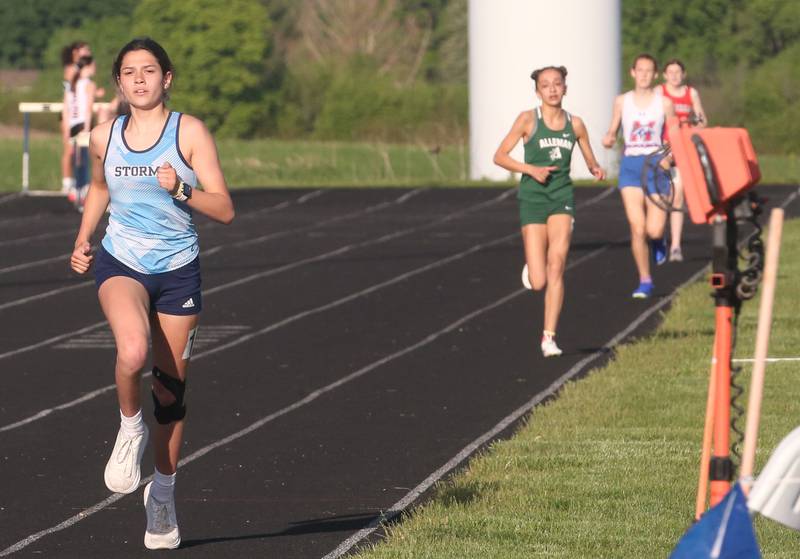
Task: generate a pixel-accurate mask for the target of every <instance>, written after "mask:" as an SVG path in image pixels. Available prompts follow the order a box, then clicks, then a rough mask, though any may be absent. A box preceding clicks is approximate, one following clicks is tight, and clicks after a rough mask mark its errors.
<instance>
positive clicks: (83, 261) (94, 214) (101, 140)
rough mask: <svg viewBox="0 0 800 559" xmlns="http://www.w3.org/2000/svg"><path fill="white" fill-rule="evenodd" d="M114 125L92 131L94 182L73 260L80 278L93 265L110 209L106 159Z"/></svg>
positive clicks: (106, 125) (98, 127) (91, 146)
mask: <svg viewBox="0 0 800 559" xmlns="http://www.w3.org/2000/svg"><path fill="white" fill-rule="evenodd" d="M112 122H113V121H109V122H105V123H103V124H99V125H98V126H96V127H95V129H94V130H92V133H91V136H90V139H89V157H90V159H91V162H92V181H91V183H89V192H88V193H87V195H86V201H85V203H84V206H83V217H81V226H80V229H78V235H77V237H76V238H75V248H74V250H73V252H72V256H71V257H70V264H71V266H72V269H73V270H75V271H76V272H78V273H79V274H83V273H85V272H86V271H87V270H88V269H89V267H90V266H91V264H92V259H93V258H94V257H93V256H92V255H91V239H92V235H94V232H95V230H96V229H97V224H98V223H100V219H101V218H102V217H103V214H104V213H105V211H106V207H107V206H108V201H109V194H108V184H107V183H106V176H105V171H104V169H103V159H105V155H106V154H105V151H106V146H107V145H108V138H109V135H110V134H111V124H112Z"/></svg>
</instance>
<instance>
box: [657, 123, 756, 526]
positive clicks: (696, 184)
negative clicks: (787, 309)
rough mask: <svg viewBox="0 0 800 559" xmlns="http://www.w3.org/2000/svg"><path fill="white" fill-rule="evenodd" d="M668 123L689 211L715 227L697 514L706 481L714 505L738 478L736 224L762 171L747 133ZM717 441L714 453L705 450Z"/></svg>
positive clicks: (702, 503) (739, 298) (749, 205)
mask: <svg viewBox="0 0 800 559" xmlns="http://www.w3.org/2000/svg"><path fill="white" fill-rule="evenodd" d="M667 126H668V128H669V137H670V148H671V151H672V154H673V157H674V159H675V164H676V166H677V168H678V171H679V173H680V177H681V182H682V183H683V189H684V194H685V199H686V205H687V207H688V209H689V215H690V217H691V219H692V221H693V222H694V223H710V224H711V225H712V238H713V243H712V246H713V258H712V274H711V285H712V287H713V288H714V302H715V305H716V313H715V315H716V319H715V322H716V325H715V326H716V328H715V337H714V358H713V361H712V363H713V364H712V368H711V375H713V379H711V381H710V382H709V405H708V407H707V410H706V413H707V417H706V425H707V428H708V426H710V425H713V435H712V436H711V437H708V436H707V435H708V433H706V434H705V436H704V449H703V459H702V461H703V462H705V460H706V459H708V456H709V454H711V457H710V459H708V467H707V469H705V468H703V465H701V473H700V476H701V479H700V483H699V485H698V496H697V511H696V512H697V518H699V517H700V515H701V514H702V510H701V508H702V509H704V508H705V491H706V486H707V483H706V480H710V485H711V491H710V504H711V506H712V507H713V506H714V505H716V504H718V503H719V502H720V501H722V499H723V497H724V496H725V494H727V492H728V490H729V489H730V482H731V480H732V479H733V475H734V472H733V470H734V466H733V462H732V460H731V457H730V432H731V425H730V418H731V351H732V344H733V320H734V311H738V309H739V307H740V305H741V302H742V299H743V297H742V296H741V295H742V290H741V289H740V286H739V282H740V279H741V275H740V273H739V270H738V259H739V251H738V241H739V238H738V226H737V221H738V218H739V217H740V213H744V214H748V212H750V211H752V212H753V213H755V214H756V215H757V209H756V208H755V206H756V205H757V203H756V202H755V201H754V200H752V199H751V200H748V199H747V196H745V194H746V193H747V191H748V190H750V189H751V188H752V187H753V186H754V185H755V183H756V182H758V180H759V179H760V178H761V173H760V170H759V167H758V160H757V159H756V154H755V151H754V150H753V145H752V143H751V142H750V137H749V135H748V133H747V130H745V129H743V128H696V127H692V126H687V125H685V124H684V125H681V124H680V123H679V122H678V119H677V118H671V119H669V121H668V122H667ZM742 208H744V211H743V212H741V210H742ZM753 213H750V214H749V215H750V216H752V215H753ZM751 296H752V295H751ZM708 414H711V416H709V415H708ZM711 439H713V453H711V452H710V449H709V448H707V447H708V446H709V445H710V444H711ZM702 469H705V471H702ZM706 476H707V477H706Z"/></svg>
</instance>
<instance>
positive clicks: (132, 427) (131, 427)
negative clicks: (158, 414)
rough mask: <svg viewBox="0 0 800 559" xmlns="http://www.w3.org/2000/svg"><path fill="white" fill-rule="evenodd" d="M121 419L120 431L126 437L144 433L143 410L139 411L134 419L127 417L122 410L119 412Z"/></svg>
mask: <svg viewBox="0 0 800 559" xmlns="http://www.w3.org/2000/svg"><path fill="white" fill-rule="evenodd" d="M119 418H120V422H119V425H120V429H122V432H123V433H124V434H125V435H126V436H128V437H133V436H135V435H141V434H142V433H144V420H143V419H142V410H141V409H139V411H137V412H136V414H134V416H133V417H127V416H126V415H125V414H124V413H122V410H119Z"/></svg>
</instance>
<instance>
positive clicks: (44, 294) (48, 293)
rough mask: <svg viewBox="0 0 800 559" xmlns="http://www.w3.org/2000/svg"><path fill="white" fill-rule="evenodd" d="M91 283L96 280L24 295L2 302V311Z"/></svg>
mask: <svg viewBox="0 0 800 559" xmlns="http://www.w3.org/2000/svg"><path fill="white" fill-rule="evenodd" d="M90 285H94V280H89V281H82V282H81V283H75V284H72V285H67V286H65V287H59V288H58V289H51V290H50V291H44V292H42V293H37V294H36V295H29V296H28V297H22V298H21V299H16V300H14V301H8V302H6V303H2V304H0V311H1V310H3V309H8V308H11V307H18V306H20V305H24V304H25V303H30V302H32V301H38V300H39V299H46V298H47V297H52V296H53V295H58V294H59V293H66V292H67V291H73V290H75V289H80V288H82V287H88V286H90Z"/></svg>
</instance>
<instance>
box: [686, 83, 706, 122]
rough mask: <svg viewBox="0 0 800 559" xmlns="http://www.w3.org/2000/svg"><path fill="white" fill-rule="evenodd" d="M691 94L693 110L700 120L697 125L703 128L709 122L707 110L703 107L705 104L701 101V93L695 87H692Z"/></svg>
mask: <svg viewBox="0 0 800 559" xmlns="http://www.w3.org/2000/svg"><path fill="white" fill-rule="evenodd" d="M690 95H691V97H692V110H693V111H694V114H695V115H696V116H697V120H698V123H697V126H698V127H701V128H702V127H704V126H706V125H707V124H708V118H707V117H706V111H705V110H704V109H703V104H702V103H701V102H700V93H698V92H697V90H696V89H695V88H691V90H690Z"/></svg>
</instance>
